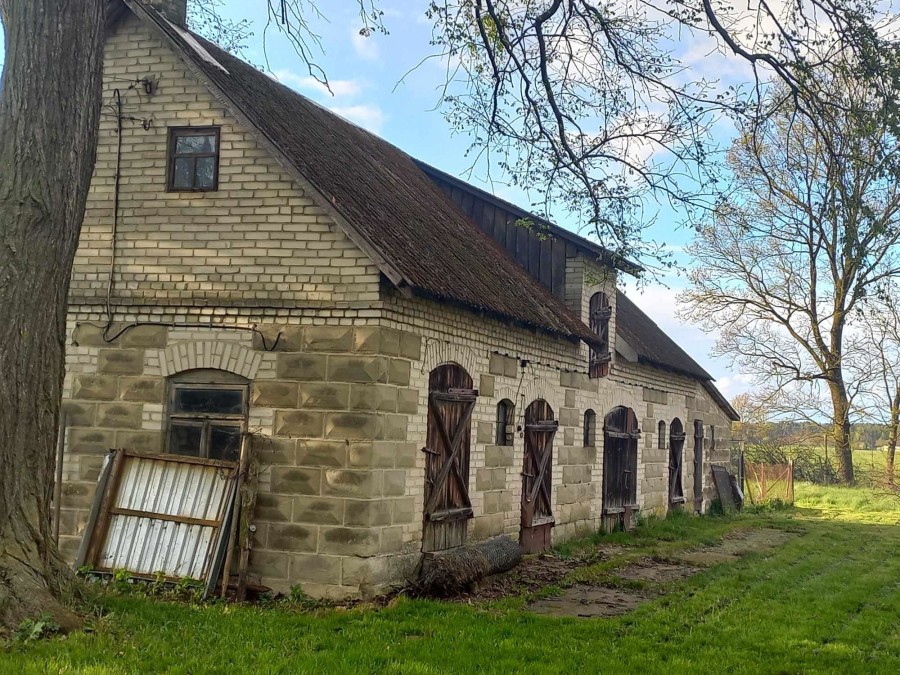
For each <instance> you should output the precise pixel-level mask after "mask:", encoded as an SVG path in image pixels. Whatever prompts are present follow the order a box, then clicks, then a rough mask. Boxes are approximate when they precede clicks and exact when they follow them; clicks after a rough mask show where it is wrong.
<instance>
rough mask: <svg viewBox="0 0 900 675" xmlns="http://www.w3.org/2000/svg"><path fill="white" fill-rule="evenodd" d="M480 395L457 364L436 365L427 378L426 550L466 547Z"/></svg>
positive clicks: (423, 546)
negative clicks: (471, 459) (471, 460)
mask: <svg viewBox="0 0 900 675" xmlns="http://www.w3.org/2000/svg"><path fill="white" fill-rule="evenodd" d="M477 398H478V392H477V391H476V390H475V389H473V388H472V378H471V377H470V376H469V374H468V373H467V372H466V371H465V369H464V368H463V367H462V366H460V365H457V364H455V363H447V364H444V365H442V366H438V367H437V368H435V369H434V370H432V371H431V376H430V378H429V380H428V431H427V438H426V445H425V447H424V448H423V450H424V452H425V509H424V524H423V530H422V550H423V551H425V552H429V551H443V550H444V549H448V548H454V547H456V546H462V545H463V544H465V543H466V529H467V526H468V522H469V519H470V518H471V517H472V513H473V512H472V502H471V501H470V500H469V455H470V451H471V445H472V411H473V410H474V408H475V401H476V400H477Z"/></svg>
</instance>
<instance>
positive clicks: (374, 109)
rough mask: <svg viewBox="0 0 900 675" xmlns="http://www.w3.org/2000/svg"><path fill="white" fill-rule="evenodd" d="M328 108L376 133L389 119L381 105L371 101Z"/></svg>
mask: <svg viewBox="0 0 900 675" xmlns="http://www.w3.org/2000/svg"><path fill="white" fill-rule="evenodd" d="M328 109H329V110H331V112H334V113H337V114H338V115H340V116H341V117H343V118H345V119H348V120H350V121H351V122H354V123H355V124H358V125H359V126H361V127H363V128H364V129H368V130H369V131H371V132H372V133H375V134H377V133H379V132H380V131H381V127H382V126H383V125H384V122H385V120H386V119H387V116H386V115H385V114H384V111H383V110H382V109H381V108H380V107H378V106H377V105H373V104H370V103H360V104H358V105H347V106H328Z"/></svg>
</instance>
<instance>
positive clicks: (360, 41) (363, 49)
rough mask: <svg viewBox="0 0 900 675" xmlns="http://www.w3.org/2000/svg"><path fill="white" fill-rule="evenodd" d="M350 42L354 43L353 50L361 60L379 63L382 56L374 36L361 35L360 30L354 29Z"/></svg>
mask: <svg viewBox="0 0 900 675" xmlns="http://www.w3.org/2000/svg"><path fill="white" fill-rule="evenodd" d="M350 40H351V42H352V43H353V50H354V51H355V52H356V55H357V56H358V57H359V58H361V59H365V60H366V61H377V60H378V59H379V58H380V56H381V54H380V51H379V49H378V43H377V42H375V36H374V35H370V36H369V37H366V36H364V35H360V33H359V30H357V29H355V28H354V29H353V32H352V33H351V34H350Z"/></svg>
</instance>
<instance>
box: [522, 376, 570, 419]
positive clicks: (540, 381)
mask: <svg viewBox="0 0 900 675" xmlns="http://www.w3.org/2000/svg"><path fill="white" fill-rule="evenodd" d="M523 400H524V401H525V405H528V404H529V403H531V402H532V401H537V400H543V401H546V402H547V403H548V405H550V407H551V408H553V409H554V410H559V408H561V407H563V406H561V405H560V401H558V400H557V395H556V390H555V389H554V388H553V385H552V384H551V382H550V380H549V379H548V378H546V377H542V376H540V377H529V375H528V374H527V373H526V375H525V381H524V382H522V387H521V388H520V389H519V401H520V402H521V401H523Z"/></svg>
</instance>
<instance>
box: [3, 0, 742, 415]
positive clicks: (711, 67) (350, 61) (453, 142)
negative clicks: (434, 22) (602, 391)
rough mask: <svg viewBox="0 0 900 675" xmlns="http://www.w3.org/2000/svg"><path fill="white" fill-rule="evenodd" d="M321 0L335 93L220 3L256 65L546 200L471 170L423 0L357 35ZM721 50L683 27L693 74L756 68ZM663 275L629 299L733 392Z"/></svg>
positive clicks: (665, 234) (393, 10)
mask: <svg viewBox="0 0 900 675" xmlns="http://www.w3.org/2000/svg"><path fill="white" fill-rule="evenodd" d="M317 4H318V6H319V8H320V9H322V11H323V12H324V13H325V14H326V16H327V20H325V19H317V20H312V21H311V24H312V26H313V28H314V30H315V32H316V33H318V34H319V36H320V37H321V44H322V47H323V49H324V53H317V54H316V61H317V62H318V64H319V65H321V66H322V67H323V68H324V69H325V71H326V73H327V75H328V78H329V80H330V82H331V87H332V91H333V93H334V95H331V94H329V93H328V92H327V91H325V90H324V88H323V87H321V86H320V85H318V84H316V83H315V82H314V80H313V79H312V78H311V77H309V74H308V71H307V69H306V66H305V64H304V63H303V62H302V61H301V59H300V58H299V57H298V56H297V55H296V53H295V52H294V50H293V48H292V46H291V45H290V44H289V43H288V42H287V40H286V39H285V38H284V37H283V36H282V35H281V34H280V33H279V32H278V30H277V29H276V28H275V27H271V28H269V29H268V31H266V30H265V25H266V2H264V1H263V0H253V1H252V2H247V1H246V0H243V1H238V0H223V3H222V8H221V9H222V11H223V13H225V14H226V15H228V16H231V17H235V18H238V17H240V18H248V19H250V20H251V21H252V22H253V30H254V32H255V35H254V36H253V37H252V38H251V39H250V41H249V46H248V49H247V51H246V53H245V56H246V57H248V58H249V60H250V61H252V62H253V63H255V64H257V65H264V66H267V67H268V69H269V70H270V71H271V72H272V73H273V74H275V76H276V77H278V79H280V80H281V81H282V82H284V83H285V84H287V85H288V86H290V87H292V88H294V89H296V90H297V91H299V92H301V93H303V94H305V95H307V96H310V97H311V98H313V99H315V100H316V101H318V102H320V103H321V104H323V105H325V106H327V107H329V108H331V109H333V110H334V111H336V112H338V113H339V114H341V115H343V116H344V117H346V118H348V119H350V120H351V121H353V122H356V123H357V124H359V125H361V126H363V127H365V128H367V129H369V130H371V131H373V132H375V133H377V134H379V135H380V136H382V137H383V138H385V139H387V140H388V141H390V142H391V143H393V144H395V145H397V146H398V147H400V148H402V149H403V150H404V151H406V152H408V153H409V154H411V155H412V156H414V157H417V158H418V159H421V160H423V161H425V162H427V163H429V164H432V165H434V166H436V167H438V168H440V169H443V170H444V171H447V172H449V173H452V174H454V175H458V176H460V177H461V178H463V179H465V180H467V181H469V182H471V183H473V184H475V185H478V186H479V187H482V188H485V189H487V190H489V191H492V192H494V193H495V194H497V195H498V196H500V197H502V198H504V199H508V200H509V201H512V202H515V203H517V204H519V205H521V206H523V207H526V208H527V207H528V206H529V205H530V204H531V203H533V202H536V201H539V200H540V195H539V194H538V193H536V194H533V195H528V194H525V193H523V192H522V191H520V190H517V189H515V188H512V187H510V186H508V185H505V184H504V182H503V176H502V175H501V174H500V173H498V170H497V168H496V167H492V168H491V175H492V177H493V179H494V180H493V182H492V183H491V182H487V181H486V180H485V179H486V177H487V172H486V167H485V166H484V164H480V165H477V166H475V168H474V170H473V159H472V158H471V157H467V156H466V152H467V150H468V148H469V139H468V138H466V137H464V136H461V135H453V133H452V132H451V129H450V126H449V125H448V124H447V122H445V120H444V118H443V116H442V114H441V112H440V111H439V110H436V109H435V106H436V105H437V103H438V100H439V98H440V89H441V85H442V84H443V83H444V82H445V79H446V67H447V66H446V62H445V61H443V60H441V59H439V58H428V57H430V56H431V55H433V54H434V53H435V47H433V46H431V45H429V39H430V37H431V23H430V21H429V20H428V19H427V18H426V17H425V13H424V9H425V6H426V5H427V3H426V1H425V0H379V2H378V6H379V7H380V8H381V9H382V10H384V13H385V16H384V24H385V26H386V27H387V29H388V31H389V34H388V35H382V34H377V33H376V34H373V35H372V36H370V37H368V38H364V37H361V36H360V35H359V28H360V26H361V20H360V17H359V13H358V4H357V1H356V0H330V1H328V2H321V1H320V2H318V3H317ZM0 45H2V36H0ZM264 45H265V46H264ZM714 52H715V50H714V45H713V44H712V43H711V42H710V41H709V40H708V39H706V38H703V37H702V36H696V35H695V36H690V35H683V36H682V37H681V43H680V44H679V47H678V49H677V56H679V58H680V59H681V60H682V61H683V62H684V63H686V64H688V65H689V66H690V67H691V69H692V75H694V76H695V77H700V76H707V77H715V78H719V79H720V80H722V81H723V82H724V83H726V84H729V83H740V82H742V81H746V78H747V77H748V72H747V70H746V67H745V66H744V64H742V63H740V62H738V61H736V60H735V59H725V58H723V57H721V56H720V55H718V54H716V53H714ZM0 53H2V52H0ZM0 58H2V56H0ZM417 66H418V67H417ZM401 80H402V81H401ZM729 134H730V129H729V128H728V127H722V128H721V129H720V130H719V132H718V134H717V135H718V137H720V138H721V139H723V140H727V138H728V136H729ZM654 210H656V211H657V212H658V215H657V221H656V223H655V224H654V225H653V226H652V227H651V228H650V229H649V230H648V232H647V236H649V237H651V238H653V239H654V240H656V241H661V242H665V243H666V244H667V245H668V246H670V247H671V248H672V250H673V253H675V254H676V259H677V260H678V261H679V262H680V263H681V264H687V263H688V262H689V261H687V260H686V257H685V256H684V255H683V254H682V253H681V250H682V248H683V247H684V246H685V245H686V244H687V243H688V242H689V241H690V232H689V231H687V230H685V229H684V228H679V227H678V226H677V225H676V224H677V223H678V221H679V218H678V214H677V213H676V212H673V211H672V210H671V209H669V208H668V207H664V208H656V207H653V206H651V207H650V209H649V211H650V212H651V213H652V212H653V211H654ZM556 215H557V221H558V222H559V224H560V225H563V226H564V227H569V228H570V229H574V230H577V224H576V223H574V222H573V221H572V220H571V219H569V218H567V217H566V215H565V214H564V213H557V214H556ZM662 282H663V283H653V284H650V285H649V286H647V287H645V288H643V289H642V290H641V291H637V290H635V289H633V288H630V289H629V288H626V290H627V291H628V293H629V297H631V298H632V299H633V300H634V301H635V302H636V303H637V304H638V305H639V306H640V307H641V308H642V309H643V310H644V311H645V312H647V313H648V314H649V315H650V316H651V317H652V318H653V319H654V320H655V321H656V323H657V324H659V325H660V326H661V327H662V328H663V329H664V330H666V331H667V332H668V333H669V335H671V336H672V337H673V338H674V339H675V340H676V341H677V342H678V343H679V344H681V345H682V346H683V347H684V348H685V349H686V350H687V351H688V352H689V353H690V354H691V355H692V356H693V357H694V358H695V359H696V360H697V361H698V362H699V363H700V364H701V365H703V366H704V367H705V368H706V369H707V370H708V371H709V372H710V373H712V374H713V376H714V377H715V378H716V380H717V382H718V384H719V386H720V388H721V389H722V391H723V393H724V394H725V395H726V396H728V397H729V398H731V397H733V396H734V395H736V394H738V393H740V392H741V391H744V390H746V389H747V387H748V384H747V382H748V378H746V377H744V376H742V375H740V374H739V373H736V372H732V371H731V370H730V369H729V368H728V363H727V361H724V360H721V359H720V360H716V359H713V358H712V357H710V355H709V351H710V348H711V347H712V343H713V339H712V338H711V337H710V336H707V335H705V334H704V333H702V332H701V331H700V330H698V329H697V328H695V327H693V326H690V325H685V324H683V323H682V322H681V321H680V320H679V319H678V318H677V317H676V315H675V311H676V300H675V296H676V294H677V292H678V289H679V288H681V287H683V285H684V281H683V278H682V277H681V276H679V275H678V274H669V275H667V276H666V277H664V278H663V279H662Z"/></svg>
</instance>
